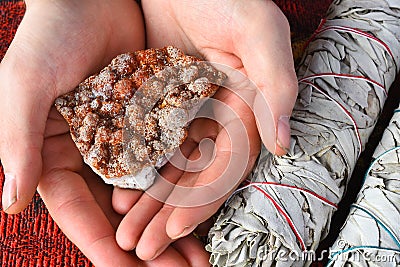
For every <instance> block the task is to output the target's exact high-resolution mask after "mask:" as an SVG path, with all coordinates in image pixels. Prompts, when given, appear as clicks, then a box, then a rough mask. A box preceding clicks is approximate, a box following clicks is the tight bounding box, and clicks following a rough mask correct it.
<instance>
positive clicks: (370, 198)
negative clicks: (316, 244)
mask: <svg viewBox="0 0 400 267" xmlns="http://www.w3.org/2000/svg"><path fill="white" fill-rule="evenodd" d="M399 108H400V107H399ZM399 111H400V109H398V110H396V112H395V114H394V115H393V117H392V119H391V121H390V123H389V126H388V127H387V128H386V130H385V132H384V134H383V136H382V139H381V141H380V142H379V144H378V146H377V148H376V149H375V152H374V155H373V158H374V161H373V163H372V164H371V166H370V168H369V169H368V171H367V173H366V177H365V181H364V184H363V186H362V189H361V191H360V192H359V194H358V197H357V200H356V203H355V204H353V206H352V209H351V211H350V214H349V216H348V217H347V219H346V222H345V223H344V225H343V227H342V229H341V231H340V233H339V236H338V238H337V239H336V241H335V243H334V245H333V247H332V248H331V252H332V253H331V261H330V263H329V266H399V265H400V227H399V223H400V113H399Z"/></svg>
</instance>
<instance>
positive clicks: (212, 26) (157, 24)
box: [113, 0, 297, 260]
mask: <svg viewBox="0 0 400 267" xmlns="http://www.w3.org/2000/svg"><path fill="white" fill-rule="evenodd" d="M143 12H144V16H145V23H146V37H147V46H148V47H162V46H165V45H171V44H172V45H175V46H177V47H180V48H182V49H183V50H184V52H186V53H188V54H192V55H197V56H199V57H201V58H203V59H204V60H207V61H210V62H215V63H218V64H219V65H218V66H219V67H220V68H221V70H222V71H224V72H225V73H227V74H228V76H229V80H228V85H229V89H221V90H220V91H219V92H217V94H216V95H215V97H214V98H215V99H217V100H218V101H220V102H221V103H223V104H224V105H226V106H229V107H231V109H232V110H233V111H234V113H235V114H236V117H235V118H234V119H230V118H229V116H228V115H225V114H223V113H221V112H218V109H217V110H214V113H216V118H217V119H218V120H220V121H225V122H226V124H225V125H223V126H224V127H221V125H220V124H218V123H216V122H215V121H211V120H206V119H199V120H196V121H194V122H193V123H192V125H191V128H190V132H189V137H188V139H187V141H186V142H185V144H184V145H183V146H182V147H181V151H182V154H183V155H184V156H186V157H187V158H188V159H189V160H191V161H195V160H196V159H198V158H199V157H201V154H202V153H201V147H200V145H199V144H200V143H201V140H202V139H204V138H207V139H212V140H213V141H214V143H215V145H214V146H213V148H210V149H211V150H213V151H214V154H215V157H214V158H213V161H212V162H211V163H210V164H209V165H208V166H207V167H206V168H204V169H202V170H200V171H197V172H196V171H185V169H179V168H176V166H173V164H171V163H170V164H167V165H166V166H165V167H164V168H163V169H162V170H161V172H160V173H161V176H163V177H164V179H165V180H168V181H169V182H171V183H173V184H176V185H177V186H176V187H175V188H169V189H165V190H164V191H165V192H164V191H163V190H160V189H158V188H157V186H158V184H157V183H156V184H155V185H154V186H153V187H152V188H150V190H149V191H148V194H141V193H140V192H135V191H130V190H122V189H116V190H114V194H113V205H114V208H115V209H116V210H117V211H119V212H120V213H121V214H126V216H125V217H124V219H123V221H122V222H121V225H120V226H119V228H118V231H117V241H118V244H119V245H120V246H121V247H122V248H124V249H126V250H131V249H133V248H136V252H137V255H138V256H139V257H140V258H142V259H144V260H147V259H151V258H154V257H156V256H157V255H159V254H160V253H161V252H162V251H163V250H164V249H165V248H167V247H168V244H169V243H171V242H173V241H174V240H176V239H179V238H180V237H183V236H186V235H188V234H189V233H190V232H192V231H193V230H194V229H195V228H196V227H197V226H198V225H199V224H201V223H203V222H205V221H206V220H207V219H208V218H209V217H210V216H212V214H214V213H215V212H216V211H217V210H218V208H219V207H220V206H221V204H222V203H223V202H224V200H226V198H227V197H228V195H229V193H230V192H231V191H232V190H233V189H234V187H235V186H237V185H238V183H239V182H240V180H241V179H243V178H244V177H245V176H246V175H247V174H248V173H249V171H250V169H251V168H252V166H253V164H254V162H255V159H256V157H257V154H258V152H259V149H260V142H259V136H261V139H262V141H263V143H264V144H265V146H266V147H267V148H268V149H269V150H270V151H271V152H274V153H276V154H280V155H281V154H283V153H285V150H286V149H287V148H288V147H289V134H290V129H289V125H288V119H289V116H290V114H291V110H292V108H293V105H294V101H295V98H296V92H297V82H296V76H295V72H294V67H293V60H292V56H291V48H290V34H289V27H288V24H287V21H286V19H285V17H284V16H283V15H282V13H281V12H280V10H279V9H278V8H277V7H276V6H275V4H274V3H273V2H272V1H258V0H254V1H238V0H224V1H202V0H197V1H188V0H182V1H172V0H171V1H160V0H147V1H143ZM221 64H222V65H221ZM238 72H240V73H238ZM243 77H246V78H243ZM282 99H285V101H284V102H283V101H282ZM239 124H241V125H242V126H243V127H244V131H245V132H246V134H247V139H248V140H250V142H249V144H248V147H247V150H248V154H247V155H246V157H245V158H242V160H244V161H245V167H244V172H243V173H241V174H242V177H239V178H240V179H236V178H233V177H232V180H231V181H229V180H226V179H225V180H224V182H225V183H227V184H228V186H227V187H226V190H225V189H224V190H222V191H220V190H217V192H216V191H215V190H214V189H215V187H212V186H211V185H212V184H214V185H216V184H218V180H221V175H222V173H224V172H226V170H227V167H228V165H229V164H230V161H232V156H233V155H235V154H237V153H240V152H239V151H240V149H241V147H240V144H238V143H235V142H233V141H231V137H232V136H230V134H232V133H234V132H235V129H236V132H239V131H241V128H240V127H239ZM235 127H236V128H235ZM238 127H239V128H238ZM242 148H243V147H242ZM182 187H185V188H192V189H193V190H192V191H190V190H186V191H185V190H184V191H182V190H181V189H182ZM199 187H202V188H206V189H209V190H208V191H207V190H206V191H203V197H202V201H203V202H202V203H200V202H197V203H195V204H193V206H190V205H189V204H188V203H191V202H190V201H189V200H190V199H193V198H196V197H194V196H196V192H198V190H197V189H198V188H199ZM159 191H163V193H164V194H165V196H164V198H162V197H160V196H155V195H154V193H153V192H159ZM183 192H186V193H187V194H186V193H183ZM176 199H179V201H177V202H176V201H175V200H176ZM186 200H187V201H186ZM182 203H184V204H182ZM180 204H182V205H180ZM182 206H184V207H182Z"/></svg>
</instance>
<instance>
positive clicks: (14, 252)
mask: <svg viewBox="0 0 400 267" xmlns="http://www.w3.org/2000/svg"><path fill="white" fill-rule="evenodd" d="M275 2H276V3H277V4H278V5H279V7H280V8H281V9H282V10H283V11H284V13H285V14H286V16H287V17H288V20H289V23H290V25H291V29H292V37H293V41H294V43H293V52H294V55H295V57H298V56H299V55H300V54H301V49H302V45H303V44H304V41H305V40H306V39H307V38H308V37H309V36H310V34H311V33H312V32H313V31H314V30H315V29H316V27H317V26H318V24H319V21H320V20H321V18H323V16H324V14H325V11H326V9H327V7H328V6H329V4H330V2H331V0H319V1H313V0H276V1H275ZM24 11H25V5H24V3H23V1H1V0H0V16H1V17H0V23H1V24H0V25H1V26H0V36H1V39H0V59H2V58H3V57H4V54H5V52H6V50H7V48H8V46H9V44H10V43H11V41H12V38H13V36H14V34H15V32H16V29H17V27H18V25H19V23H20V22H21V19H22V17H23V14H24ZM0 82H1V81H0ZM0 123H1V122H0ZM0 129H1V128H0ZM2 173H3V172H2V168H1V166H0V184H3V181H4V176H3V174H2ZM0 193H2V189H1V188H0ZM0 262H1V263H2V265H1V266H4V267H5V266H7V267H14V266H15V267H21V266H22V267H28V266H92V264H91V263H90V261H89V260H88V259H87V258H86V257H85V256H84V255H83V254H82V253H81V252H80V251H79V249H78V248H77V247H76V246H75V245H73V244H72V243H71V242H70V241H69V240H68V239H67V238H66V237H65V235H64V234H63V233H62V232H61V231H60V229H59V228H58V226H57V225H56V224H55V223H54V221H53V220H52V218H51V217H50V215H49V213H48V211H47V209H46V208H45V206H44V204H43V202H42V201H41V199H40V197H39V196H38V195H37V194H36V195H35V197H34V199H33V200H32V202H31V204H30V205H29V206H28V208H27V209H26V210H25V211H24V212H22V213H21V214H18V215H14V216H9V215H7V214H5V213H4V212H3V211H2V210H1V209H0Z"/></svg>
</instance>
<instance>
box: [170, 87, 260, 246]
mask: <svg viewBox="0 0 400 267" xmlns="http://www.w3.org/2000/svg"><path fill="white" fill-rule="evenodd" d="M216 98H217V99H223V100H224V102H225V104H226V105H225V106H221V105H219V106H218V108H217V110H216V113H217V114H218V113H220V116H223V117H224V118H228V119H229V120H228V121H227V122H224V124H223V125H221V127H223V128H222V129H221V130H220V133H219V134H218V136H217V139H216V141H215V157H214V161H213V162H212V163H211V165H209V167H208V168H206V169H205V170H203V171H201V172H200V174H198V175H197V177H196V176H194V174H193V173H185V174H184V175H183V176H182V178H181V179H180V183H181V181H186V183H187V181H193V180H194V181H195V182H194V184H193V185H192V186H191V187H189V188H188V187H186V188H179V187H176V188H175V189H174V191H173V192H172V193H171V195H170V197H169V198H168V200H167V201H168V203H170V204H172V203H174V202H173V201H176V203H175V205H176V206H180V207H178V208H176V209H174V211H173V213H172V214H171V216H170V217H169V219H168V222H167V233H168V235H169V236H170V237H171V238H172V239H177V238H180V237H182V236H186V235H187V234H189V233H190V232H192V231H193V230H194V229H195V228H196V227H197V225H198V224H200V223H202V222H204V221H206V220H207V219H208V218H210V217H211V216H212V215H213V214H214V213H215V212H216V211H217V210H218V208H219V207H220V206H221V205H222V203H223V202H224V201H225V200H226V198H227V196H228V195H229V194H230V193H231V192H232V191H233V190H234V189H235V188H236V186H237V185H238V184H239V183H240V182H241V181H242V179H243V178H244V177H246V176H247V175H248V173H249V172H250V170H251V168H252V166H253V165H254V163H255V160H256V158H257V155H258V152H259V148H260V142H259V138H258V133H257V128H256V126H255V122H254V117H252V115H251V114H252V113H251V110H250V108H249V107H248V106H247V104H246V103H245V102H243V101H240V98H239V97H238V96H237V95H236V94H234V93H232V92H231V91H229V90H221V91H220V92H218V93H217V95H216ZM226 107H229V108H230V109H226ZM225 114H227V116H225ZM249 114H250V115H249ZM218 120H219V121H223V120H222V119H218ZM184 186H186V185H184Z"/></svg>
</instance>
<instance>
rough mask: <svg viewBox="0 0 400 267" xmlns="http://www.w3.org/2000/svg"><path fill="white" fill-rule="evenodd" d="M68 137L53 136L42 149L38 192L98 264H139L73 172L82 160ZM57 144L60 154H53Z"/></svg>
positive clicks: (80, 179)
mask: <svg viewBox="0 0 400 267" xmlns="http://www.w3.org/2000/svg"><path fill="white" fill-rule="evenodd" d="M68 140H70V138H69V137H68V136H65V135H64V136H56V137H53V138H50V139H48V140H46V143H45V145H44V149H43V150H44V155H48V156H45V157H44V168H43V169H44V172H43V173H44V175H43V177H42V179H41V181H40V184H39V187H38V191H39V193H40V195H41V196H42V198H43V200H44V202H45V204H46V206H47V208H48V210H49V212H50V214H51V215H52V218H53V219H54V220H55V222H56V223H57V224H58V225H59V226H60V228H61V229H62V230H63V232H64V233H65V234H66V236H67V237H68V238H69V239H70V240H71V241H72V242H73V243H75V244H76V245H77V246H78V247H79V248H80V249H81V250H82V252H83V253H84V254H85V255H86V256H87V257H88V258H89V259H90V260H91V261H92V262H93V263H94V264H95V265H96V266H137V265H138V264H139V262H138V260H137V259H134V258H133V257H132V256H131V255H129V254H128V253H126V252H124V251H123V250H121V249H120V248H119V247H118V245H117V242H116V240H115V237H114V234H115V232H114V228H113V227H112V225H111V224H110V222H109V220H108V219H107V217H106V216H105V214H104V212H103V211H102V209H101V208H100V207H99V205H98V203H97V201H96V199H95V198H94V197H93V195H92V193H91V191H90V189H89V188H88V186H87V184H86V183H85V181H84V180H83V178H82V177H81V176H80V175H78V174H77V173H76V172H74V171H73V170H78V169H79V166H80V165H81V164H82V163H81V162H80V160H78V159H80V157H75V155H74V153H78V152H77V151H76V150H75V148H74V146H73V145H72V146H71V143H69V145H68V142H72V141H71V140H70V141H68ZM60 144H64V145H61V146H60ZM56 147H58V148H59V149H60V150H58V153H51V152H54V149H56ZM71 148H73V149H71ZM71 158H72V159H74V160H71ZM78 229H79V231H77V230H78Z"/></svg>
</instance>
